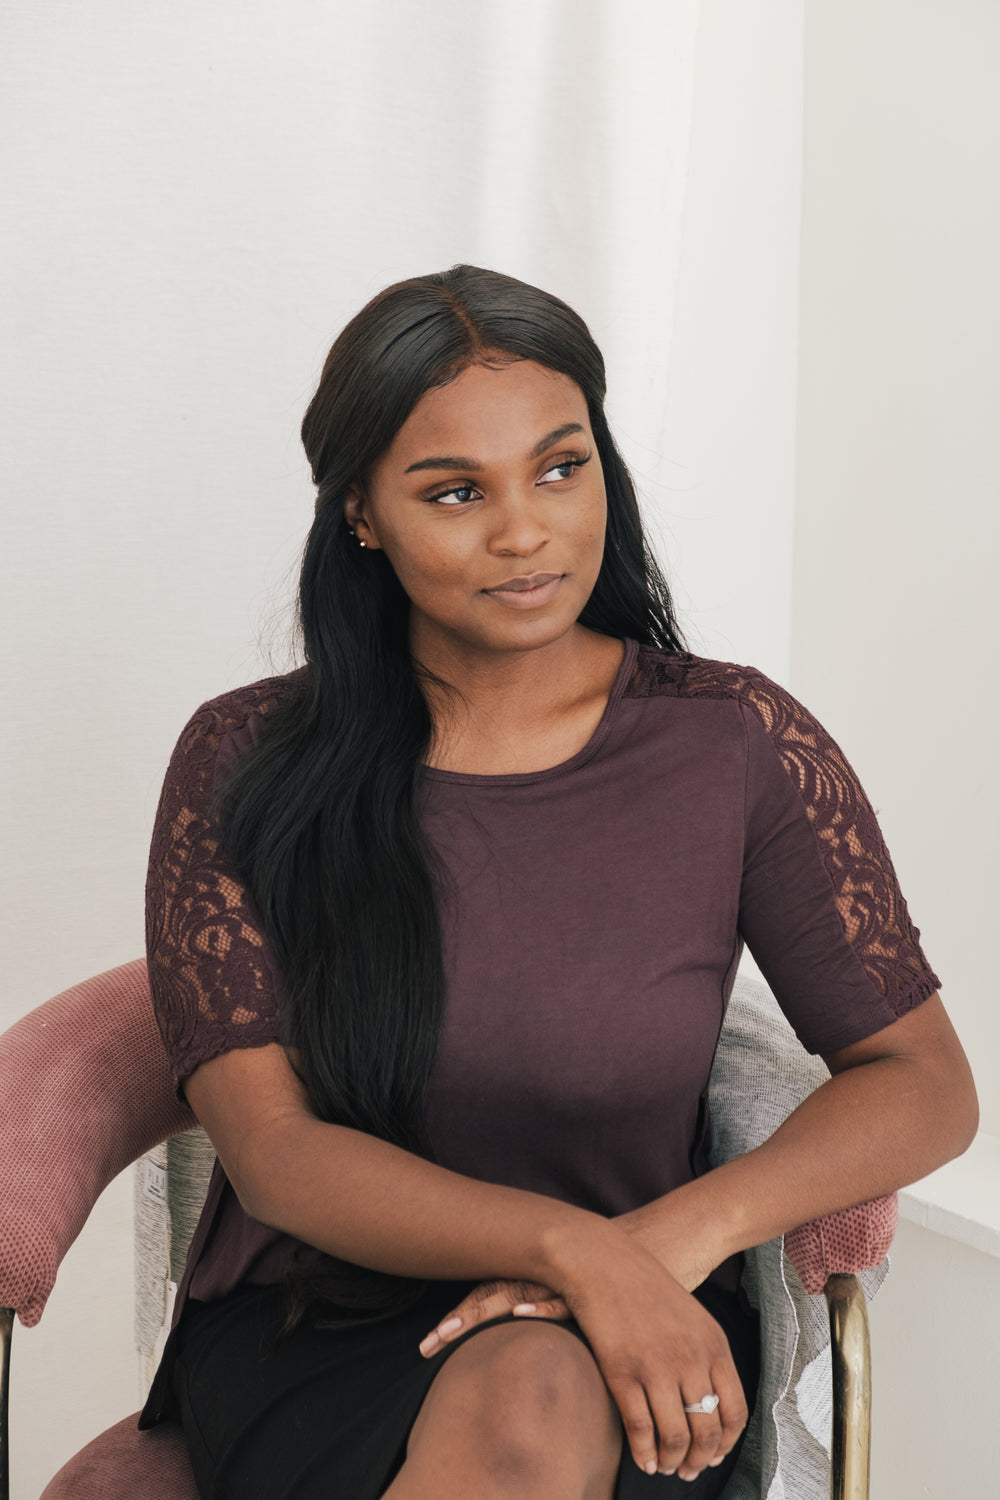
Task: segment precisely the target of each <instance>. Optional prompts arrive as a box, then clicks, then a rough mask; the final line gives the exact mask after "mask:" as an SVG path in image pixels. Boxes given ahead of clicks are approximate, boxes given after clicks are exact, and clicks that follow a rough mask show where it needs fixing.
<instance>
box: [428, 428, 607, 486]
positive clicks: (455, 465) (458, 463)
mask: <svg viewBox="0 0 1000 1500" xmlns="http://www.w3.org/2000/svg"><path fill="white" fill-rule="evenodd" d="M582 431H583V427H582V426H581V425H580V423H579V422H564V423H563V425H562V426H561V427H553V429H552V431H551V432H547V433H546V434H545V436H544V437H543V438H541V439H540V440H539V441H538V442H537V443H536V444H535V446H534V447H533V448H532V450H531V452H530V453H529V454H528V457H529V458H541V456H542V454H543V453H544V452H545V450H546V449H547V448H551V447H552V444H553V443H558V442H559V440H560V438H564V437H568V436H569V434H570V433H571V432H582ZM482 467H483V466H482V464H481V463H479V461H478V460H477V459H475V458H461V457H456V456H455V455H453V454H444V455H441V454H438V455H436V456H435V457H433V458H421V459H419V460H418V461H417V462H416V463H415V464H410V466H409V468H408V469H405V470H404V473H406V474H413V473H414V472H415V471H416V470H417V469H466V470H476V469H481V468H482Z"/></svg>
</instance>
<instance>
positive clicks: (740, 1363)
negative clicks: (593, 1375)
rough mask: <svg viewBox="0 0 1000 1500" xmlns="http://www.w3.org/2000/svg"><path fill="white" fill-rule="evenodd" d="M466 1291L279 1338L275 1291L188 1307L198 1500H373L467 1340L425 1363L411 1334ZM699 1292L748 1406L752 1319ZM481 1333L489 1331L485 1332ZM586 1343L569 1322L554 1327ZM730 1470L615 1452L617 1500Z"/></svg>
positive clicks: (185, 1358)
mask: <svg viewBox="0 0 1000 1500" xmlns="http://www.w3.org/2000/svg"><path fill="white" fill-rule="evenodd" d="M467 1289H468V1288H467V1286H466V1285H461V1284H456V1283H440V1282H439V1283H432V1284H431V1285H430V1286H429V1287H428V1289H427V1291H426V1292H425V1294H424V1295H423V1296H422V1297H421V1299H420V1301H419V1302H418V1303H416V1304H415V1306H414V1307H412V1308H410V1309H408V1310H407V1311H406V1312H404V1313H402V1314H400V1315H397V1316H395V1317H393V1318H391V1319H387V1320H385V1321H384V1322H381V1323H371V1322H368V1323H364V1324H359V1325H357V1326H355V1327H348V1328H346V1329H345V1328H337V1329H324V1328H320V1327H317V1326H316V1325H317V1324H318V1323H322V1322H323V1321H324V1316H325V1317H327V1318H328V1317H329V1315H330V1314H329V1309H328V1308H327V1309H323V1308H317V1309H315V1310H313V1312H312V1314H311V1316H309V1317H308V1318H307V1320H306V1321H305V1322H304V1323H303V1324H302V1325H300V1327H299V1328H298V1329H297V1330H296V1331H295V1332H294V1333H293V1334H292V1335H290V1336H289V1337H288V1338H286V1339H278V1338H277V1334H278V1332H279V1330H280V1328H281V1325H282V1322H283V1320H284V1312H283V1304H282V1295H281V1289H280V1288H278V1287H261V1288H251V1287H247V1288H242V1289H240V1290H238V1291H237V1292H235V1293H233V1294H231V1296H229V1297H227V1298H225V1299H223V1301H221V1302H219V1303H210V1304H203V1305H197V1304H195V1305H192V1306H191V1307H190V1310H189V1313H186V1314H185V1321H184V1326H183V1330H182V1332H181V1337H180V1352H179V1355H178V1359H177V1365H176V1373H175V1385H176V1389H177V1395H178V1400H179V1403H180V1408H181V1412H182V1417H183V1422H184V1429H185V1436H186V1438H187V1443H188V1448H189V1451H190V1453H191V1459H192V1466H193V1468H194V1471H195V1477H196V1479H197V1482H198V1487H199V1492H200V1494H201V1495H202V1497H203V1500H210V1497H211V1500H222V1497H223V1496H225V1497H226V1500H314V1497H315V1500H319V1497H321V1496H322V1500H330V1497H331V1496H338V1497H339V1496H341V1495H343V1496H345V1497H347V1496H349V1497H350V1500H377V1497H378V1496H380V1495H382V1494H383V1492H384V1491H385V1489H386V1487H387V1486H388V1485H389V1483H390V1482H391V1480H392V1478H393V1477H394V1475H395V1474H396V1473H397V1472H398V1469H399V1467H400V1464H401V1463H402V1460H403V1457H404V1456H405V1451H406V1443H407V1438H408V1436H409V1433H410V1429H411V1428H412V1426H413V1423H414V1421H415V1419H416V1417H417V1414H418V1413H419V1411H420V1408H421V1406H422V1405H423V1402H424V1399H425V1397H426V1395H427V1392H428V1390H429V1389H430V1387H431V1385H432V1383H433V1381H434V1378H435V1376H436V1375H437V1374H438V1372H439V1371H440V1370H441V1369H442V1368H444V1366H445V1363H446V1361H447V1359H448V1358H449V1357H450V1356H451V1355H452V1354H453V1353H454V1352H455V1350H457V1349H459V1348H461V1347H463V1345H464V1343H465V1342H467V1340H468V1339H470V1338H475V1337H476V1332H477V1331H479V1330H476V1331H473V1332H471V1333H470V1334H468V1335H466V1337H465V1338H464V1339H459V1340H456V1341H455V1343H454V1344H451V1345H449V1346H448V1354H446V1355H442V1356H439V1357H438V1358H437V1359H434V1360H426V1359H424V1358H423V1357H422V1356H421V1354H420V1353H419V1350H418V1348H417V1345H418V1343H419V1341H420V1339H421V1338H422V1337H423V1336H424V1335H425V1334H426V1333H427V1332H429V1330H430V1329H431V1328H432V1327H433V1326H434V1324H435V1323H436V1322H437V1321H438V1320H439V1319H440V1318H441V1317H443V1316H444V1314H445V1313H446V1312H448V1311H449V1310H450V1309H451V1308H452V1307H454V1306H455V1305H456V1303H457V1302H458V1301H460V1300H461V1297H462V1296H463V1295H464V1292H465V1291H466V1290H467ZM698 1295H699V1297H701V1299H702V1300H703V1301H704V1302H705V1304H706V1306H707V1307H708V1309H709V1311H710V1312H711V1313H712V1314H713V1316H715V1317H716V1318H717V1319H718V1321H719V1322H720V1323H721V1324H722V1326H723V1328H724V1329H725V1330H726V1333H727V1335H728V1337H729V1341H730V1346H731V1348H732V1351H733V1357H734V1360H735V1361H736V1365H737V1369H738V1370H739V1372H740V1376H741V1378H742V1379H743V1382H744V1388H745V1389H746V1390H747V1398H748V1405H749V1406H750V1407H751V1408H752V1406H753V1397H754V1394H755V1391H756V1382H757V1359H758V1352H757V1329H756V1319H755V1317H754V1315H753V1314H752V1313H749V1311H748V1310H745V1309H744V1308H743V1307H742V1306H741V1303H740V1300H739V1299H737V1298H736V1297H734V1296H732V1295H731V1294H729V1293H727V1292H722V1291H720V1290H719V1289H718V1288H715V1287H713V1286H706V1287H704V1288H701V1289H699V1293H698ZM483 1326H489V1325H483ZM549 1326H551V1327H557V1328H560V1329H562V1330H563V1331H564V1332H565V1333H567V1334H569V1335H572V1336H574V1337H576V1338H578V1339H580V1340H581V1341H582V1342H583V1343H584V1344H586V1339H585V1338H584V1336H583V1334H582V1332H581V1331H580V1330H579V1329H578V1328H577V1326H576V1325H575V1324H568V1323H564V1324H551V1325H549ZM729 1469H730V1465H729V1464H728V1463H727V1464H726V1465H724V1466H722V1467H720V1468H718V1469H712V1470H706V1471H705V1473H704V1474H703V1475H702V1476H701V1477H700V1479H699V1480H696V1481H694V1482H693V1483H684V1482H683V1481H681V1480H677V1479H668V1478H666V1477H664V1476H653V1477H648V1476H646V1475H645V1474H643V1473H641V1471H640V1470H639V1469H638V1468H636V1466H635V1464H634V1463H632V1460H631V1458H630V1456H629V1455H628V1454H627V1453H625V1454H624V1455H623V1459H622V1464H621V1467H620V1471H619V1477H618V1484H617V1488H616V1490H615V1497H616V1500H642V1497H649V1500H656V1497H662V1500H668V1497H669V1496H671V1495H673V1494H677V1495H681V1494H683V1495H686V1496H688V1497H690V1500H710V1497H712V1496H715V1495H717V1494H718V1493H719V1492H720V1490H721V1488H722V1486H723V1484H724V1483H725V1478H726V1476H727V1474H728V1472H729Z"/></svg>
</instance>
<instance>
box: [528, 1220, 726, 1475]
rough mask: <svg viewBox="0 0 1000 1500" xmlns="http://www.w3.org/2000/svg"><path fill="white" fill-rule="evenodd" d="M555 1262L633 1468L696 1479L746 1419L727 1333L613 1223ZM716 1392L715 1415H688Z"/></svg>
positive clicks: (560, 1287) (719, 1459) (716, 1461)
mask: <svg viewBox="0 0 1000 1500" xmlns="http://www.w3.org/2000/svg"><path fill="white" fill-rule="evenodd" d="M574 1239H575V1242H574V1243H573V1244H572V1246H571V1247H568V1248H567V1250H566V1251H564V1252H562V1253H560V1252H559V1251H558V1250H557V1251H556V1255H555V1263H556V1265H557V1267H558V1266H559V1263H560V1261H564V1262H565V1267H566V1269H565V1271H564V1272H562V1271H557V1275H556V1276H555V1278H554V1279H553V1285H554V1286H556V1287H557V1288H558V1291H559V1292H560V1294H561V1296H562V1299H563V1301H564V1302H565V1304H566V1306H567V1307H568V1308H569V1310H570V1312H571V1313H572V1315H573V1317H574V1318H575V1319H576V1321H577V1322H578V1323H579V1325H580V1327H581V1328H582V1329H583V1331H584V1333H585V1334H586V1335H587V1339H588V1341H589V1343H590V1346H591V1348H592V1350H593V1352H594V1357H595V1359H596V1360H597V1363H598V1366H599V1367H600V1371H601V1374H602V1375H603V1377H604V1380H605V1383H606V1384H607V1387H608V1389H609V1391H610V1392H611V1395H612V1397H613V1399H614V1401H615V1404H616V1406H617V1407H618V1411H619V1413H620V1414H621V1419H622V1424H623V1426H624V1429H625V1435H626V1440H627V1442H628V1445H629V1449H630V1451H631V1453H632V1457H633V1458H634V1459H635V1462H636V1463H637V1464H638V1466H639V1468H640V1469H643V1470H644V1471H645V1472H646V1473H648V1474H652V1473H655V1472H656V1471H657V1470H659V1472H660V1473H664V1474H670V1473H674V1472H675V1471H676V1472H677V1473H678V1474H679V1475H680V1477H681V1478H682V1479H694V1478H696V1477H697V1475H698V1474H700V1473H701V1471H702V1470H703V1469H704V1468H706V1467H709V1466H713V1467H714V1466H715V1465H717V1464H720V1463H721V1462H722V1461H723V1459H724V1458H725V1456H726V1454H727V1453H728V1452H729V1451H730V1449H731V1448H732V1447H733V1446H734V1444H735V1443H736V1442H737V1440H738V1438H739V1435H740V1433H741V1432H742V1430H743V1428H744V1426H745V1425H746V1421H747V1405H746V1400H745V1398H744V1395H743V1387H742V1384H741V1383H740V1378H739V1375H738V1374H737V1373H736V1366H735V1365H734V1363H733V1358H732V1355H731V1354H730V1352H729V1344H728V1342H727V1340H726V1336H725V1334H724V1333H723V1331H722V1329H721V1328H720V1327H719V1324H718V1323H717V1322H716V1321H715V1319H714V1318H713V1317H712V1316H711V1315H710V1314H709V1313H707V1312H706V1311H705V1309H704V1308H703V1307H702V1305H701V1303H700V1302H698V1301H697V1299H696V1298H695V1297H693V1296H691V1294H690V1293H689V1292H686V1291H685V1290H684V1288H683V1287H681V1286H680V1285H679V1284H678V1283H677V1282H676V1281H675V1280H674V1278H673V1277H672V1276H671V1275H670V1273H669V1271H666V1270H665V1269H664V1267H663V1266H662V1265H661V1264H660V1262H659V1261H658V1260H657V1259H656V1258H655V1257H654V1256H653V1255H652V1254H650V1252H649V1251H648V1250H646V1249H644V1247H643V1246H642V1245H640V1244H639V1243H638V1242H637V1241H636V1240H635V1239H634V1238H633V1237H631V1236H630V1235H628V1234H627V1233H626V1232H625V1231H624V1230H623V1229H620V1228H617V1227H616V1226H615V1225H614V1224H613V1223H608V1224H606V1225H602V1226H600V1227H599V1228H598V1229H595V1230H593V1231H591V1232H589V1233H587V1234H586V1235H585V1236H583V1237H581V1238H576V1237H574ZM713 1393H714V1394H715V1395H717V1396H718V1397H719V1405H718V1407H717V1409H716V1410H715V1411H714V1412H711V1413H702V1412H691V1413H688V1412H685V1410H684V1407H685V1405H693V1404H694V1403H696V1402H699V1401H701V1399H702V1398H703V1397H704V1396H707V1395H711V1394H713Z"/></svg>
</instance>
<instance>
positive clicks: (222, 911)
mask: <svg viewBox="0 0 1000 1500" xmlns="http://www.w3.org/2000/svg"><path fill="white" fill-rule="evenodd" d="M251 691H252V690H244V693H243V695H238V694H232V695H229V696H228V697H227V698H223V699H218V700H216V701H215V702H214V703H209V704H206V705H204V706H203V707H202V708H200V709H199V710H198V712H197V713H196V714H195V715H194V717H193V718H192V719H191V720H190V721H189V722H188V724H187V725H186V726H185V728H184V731H183V733H182V734H181V737H180V739H179V741H178V743H177V747H176V749H175V750H174V753H173V756H172V758H171V761H170V765H169V767H168V769H167V775H166V780H165V781H164V785H163V792H162V795H161V797H160V803H159V808H158V809H157V814H156V821H155V824H154V829H153V840H152V847H151V849H150V859H149V875H148V879H147V884H146V951H147V957H148V961H149V980H150V988H151V990H152V996H153V1008H154V1011H155V1013H156V1018H157V1022H158V1024H159V1027H160V1031H161V1033H162V1036H163V1041H164V1046H165V1047H166V1050H167V1055H168V1056H169V1058H170V1062H171V1066H172V1068H173V1071H174V1076H175V1078H176V1080H177V1082H178V1084H179V1083H180V1082H181V1081H182V1080H183V1079H184V1078H186V1077H187V1076H188V1074H190V1073H191V1072H193V1070H194V1069H195V1068H196V1067H197V1066H198V1064H199V1063H202V1062H206V1061H207V1060H208V1059H209V1058H211V1057H215V1056H217V1055H218V1054H220V1053H222V1052H228V1051H231V1050H233V1049H234V1048H238V1047H259V1046H263V1045H264V1044H265V1043H267V1042H273V1041H277V1040H278V1002H277V993H278V986H277V983H276V979H277V975H276V968H275V964H274V960H273V956H272V954H271V953H270V950H269V946H268V943H267V940H266V938H265V937H264V935H263V933H262V931H261V929H260V924H259V919H258V918H257V916H256V914H255V912H254V909H253V905H252V902H251V900H250V897H249V895H248V893H247V891H246V889H245V887H244V886H243V884H242V883H241V881H240V879H239V877H238V876H237V875H236V873H235V871H234V870H233V867H232V865H231V863H230V861H229V859H228V857H227V855H226V853H225V850H224V849H223V847H222V844H221V839H220V830H219V826H218V821H217V819H216V816H215V814H214V812H213V808H212V803H213V799H214V794H215V788H216V780H217V766H218V764H219V758H220V750H221V749H222V748H223V746H224V743H225V742H226V740H227V737H228V736H230V735H231V734H232V732H233V730H234V729H235V728H238V727H243V726H244V725H245V724H246V722H247V720H248V719H249V717H250V709H251V704H250V702H249V701H248V699H247V694H249V693H251ZM241 720H242V724H241Z"/></svg>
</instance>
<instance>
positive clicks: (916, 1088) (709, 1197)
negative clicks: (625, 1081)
mask: <svg viewBox="0 0 1000 1500" xmlns="http://www.w3.org/2000/svg"><path fill="white" fill-rule="evenodd" d="M825 1061H826V1063H827V1066H828V1067H829V1068H830V1071H831V1073H832V1074H833V1077H831V1078H830V1080H829V1081H828V1082H827V1083H825V1084H823V1085H822V1086H821V1087H820V1088H818V1089H817V1090H816V1091H815V1092H814V1093H813V1094H811V1095H810V1096H809V1097H808V1099H805V1100H804V1101H803V1102H802V1104H800V1105H799V1106H798V1108H797V1109H795V1110H794V1111H793V1112H792V1113H791V1114H790V1115H789V1116H788V1119H787V1120H786V1121H785V1122H784V1124H783V1125H781V1126H780V1127H779V1129H778V1130H776V1131H775V1132H774V1134H773V1135H772V1136H771V1137H770V1138H769V1139H768V1140H767V1141H765V1142H764V1144H763V1145H762V1146H758V1147H757V1149H756V1150H754V1151H750V1152H747V1154H746V1155H745V1156H741V1157H737V1158H736V1159H735V1160H733V1161H730V1162H727V1163H726V1164H725V1165H724V1166H721V1167H717V1168H715V1169H714V1170H713V1171H711V1172H708V1173H706V1175H705V1176H703V1177H700V1178H698V1179H696V1180H695V1181H694V1182H690V1183H687V1184H686V1185H685V1186H684V1187H681V1188H678V1189H676V1190H675V1191H674V1192H672V1193H669V1194H667V1195H666V1196H665V1197H663V1198H658V1199H656V1200H654V1201H653V1202H652V1203H650V1204H647V1205H646V1206H645V1207H643V1208H640V1209H637V1210H636V1211H635V1212H633V1213H631V1214H626V1215H624V1216H623V1218H621V1219H619V1220H618V1221H617V1222H618V1223H620V1224H621V1225H622V1226H623V1227H624V1228H626V1229H628V1230H629V1232H630V1233H632V1234H636V1235H637V1236H638V1237H639V1239H640V1240H641V1242H642V1243H643V1244H644V1245H645V1246H646V1247H647V1248H648V1249H650V1250H652V1251H653V1253H654V1254H655V1255H656V1256H657V1258H658V1259H659V1260H660V1261H661V1262H662V1263H663V1264H664V1265H665V1266H667V1267H669V1269H670V1270H671V1272H672V1274H673V1275H674V1276H676V1277H677V1279H678V1280H679V1281H680V1282H681V1283H682V1285H684V1286H686V1287H689V1288H690V1287H694V1286H697V1285H698V1284H699V1283H700V1282H701V1281H703V1280H704V1278H705V1276H707V1275H708V1273H709V1272H710V1271H711V1270H712V1269H713V1268H714V1267H715V1266H717V1265H719V1264H720V1263H721V1262H722V1261H723V1260H725V1259H726V1258H727V1257H728V1256H729V1255H732V1254H734V1253H735V1252H736V1251H738V1250H745V1249H747V1248H749V1247H750V1246H751V1245H758V1244H761V1243H762V1242H763V1241H765V1240H769V1239H772V1238H773V1237H774V1236H775V1235H778V1234H783V1233H784V1232H785V1231H787V1230H789V1229H794V1228H796V1227H797V1226H798V1225H799V1224H804V1223H807V1222H808V1221H809V1220H810V1219H815V1218H819V1217H820V1216H821V1215H822V1214H826V1213H832V1212H833V1211H834V1210H836V1209H840V1208H849V1207H850V1206H851V1205H852V1204H855V1203H863V1202H866V1201H867V1200H868V1199H869V1198H875V1197H878V1196H879V1195H880V1194H882V1193H889V1192H893V1191H894V1190H895V1189H897V1188H900V1187H903V1186H905V1185H906V1184H907V1183H910V1182H914V1181H916V1180H917V1178H919V1177H923V1176H925V1175H926V1174H927V1173H928V1172H931V1171H933V1170H934V1169H935V1168H936V1167H939V1166H941V1165H942V1164H943V1163H944V1162H946V1161H950V1160H951V1158H952V1157H954V1156H958V1155H960V1154H961V1152H963V1151H964V1150H965V1149H966V1148H967V1146H968V1145H969V1144H970V1142H971V1140H972V1138H973V1136H974V1135H975V1132H976V1126H977V1123H978V1105H977V1101H976V1091H975V1086H974V1084H973V1081H972V1073H971V1070H970V1068H969V1064H968V1061H967V1059H966V1056H965V1053H964V1052H963V1050H962V1046H961V1043H960V1042H959V1040H958V1037H957V1036H956V1035H955V1031H954V1029H953V1027H952V1025H951V1022H950V1021H949V1019H948V1016H947V1014H946V1012H945V1010H944V1007H943V1006H942V1004H941V1001H940V999H939V997H938V996H937V995H934V996H932V997H931V998H930V999H929V1000H926V1001H925V1002H924V1004H923V1005H920V1006H918V1008H917V1009H916V1010H913V1011H911V1012H910V1013H909V1014H908V1015H905V1016H903V1017H902V1018H901V1019H900V1020H898V1021H896V1022H894V1023H893V1024H892V1025H891V1026H886V1027H884V1028H883V1029H882V1030H880V1031H877V1032H875V1033H874V1035H873V1036H870V1037H867V1038H866V1039H865V1040H864V1041H860V1042H855V1043H854V1044H853V1045H852V1046H850V1047H844V1048H842V1049H840V1050H839V1051H837V1052H832V1053H829V1054H827V1056H826V1058H825Z"/></svg>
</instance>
